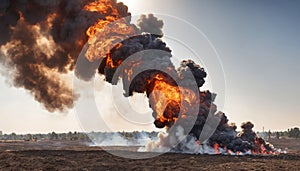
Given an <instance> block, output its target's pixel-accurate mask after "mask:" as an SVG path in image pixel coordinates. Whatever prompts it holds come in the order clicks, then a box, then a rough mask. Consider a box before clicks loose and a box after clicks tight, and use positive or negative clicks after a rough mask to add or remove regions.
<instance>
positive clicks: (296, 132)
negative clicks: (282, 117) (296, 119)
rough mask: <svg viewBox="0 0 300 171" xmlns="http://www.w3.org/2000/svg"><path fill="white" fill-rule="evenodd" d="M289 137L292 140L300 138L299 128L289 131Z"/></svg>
mask: <svg viewBox="0 0 300 171" xmlns="http://www.w3.org/2000/svg"><path fill="white" fill-rule="evenodd" d="M288 136H289V137H291V138H300V129H299V128H298V127H295V128H292V129H288Z"/></svg>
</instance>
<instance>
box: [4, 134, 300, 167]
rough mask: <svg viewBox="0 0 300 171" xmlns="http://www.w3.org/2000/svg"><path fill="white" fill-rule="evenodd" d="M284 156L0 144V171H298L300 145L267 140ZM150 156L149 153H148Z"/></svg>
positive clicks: (67, 144) (73, 143)
mask: <svg viewBox="0 0 300 171" xmlns="http://www.w3.org/2000/svg"><path fill="white" fill-rule="evenodd" d="M270 142H272V143H273V144H274V146H275V147H280V148H283V149H284V148H286V147H287V148H288V153H287V154H280V155H273V156H259V155H257V156H226V155H190V154H173V153H168V154H163V155H160V156H158V157H154V158H149V159H142V160H134V159H124V158H121V157H116V156H114V155H112V154H110V153H108V152H106V151H104V150H102V149H101V148H99V147H88V146H86V145H85V143H82V142H78V141H61V142H58V141H45V142H9V143H8V142H6V143H5V142H2V143H0V170H155V171H156V170H245V171H246V170H257V171H258V170H261V171H263V170H275V171H277V170H292V171H293V170H295V171H298V170H300V141H299V139H298V140H296V139H293V140H270ZM136 149H137V148H136V147H130V148H129V147H109V150H110V151H111V152H119V153H126V154H129V155H132V156H135V157H138V156H140V155H145V154H143V153H137V152H134V151H135V150H136ZM149 154H150V153H149Z"/></svg>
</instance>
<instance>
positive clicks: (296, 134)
mask: <svg viewBox="0 0 300 171" xmlns="http://www.w3.org/2000/svg"><path fill="white" fill-rule="evenodd" d="M116 133H117V134H119V135H121V136H122V137H124V138H126V139H132V138H133V139H134V138H138V137H139V136H140V135H141V134H144V135H146V136H147V137H150V138H153V137H157V134H158V132H154V131H153V132H145V131H134V132H115V133H112V132H90V133H82V132H76V131H75V132H68V133H55V132H52V133H48V134H16V133H11V134H2V132H1V131H0V140H1V141H6V140H23V141H43V140H70V141H75V140H81V141H91V140H90V137H92V136H95V135H98V136H106V137H109V135H110V134H116ZM263 134H265V135H267V136H268V138H300V129H299V128H298V127H295V128H291V129H288V130H287V131H279V132H278V131H277V132H272V131H269V132H264V133H263Z"/></svg>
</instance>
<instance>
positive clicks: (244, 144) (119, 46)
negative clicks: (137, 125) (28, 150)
mask: <svg viewBox="0 0 300 171" xmlns="http://www.w3.org/2000/svg"><path fill="white" fill-rule="evenodd" d="M130 16H131V14H130V13H129V12H128V8H127V6H125V5H124V4H123V3H121V2H116V0H72V1H67V0H55V1H53V0H49V1H48V0H44V1H30V2H29V1H21V0H17V1H13V0H5V1H2V2H1V6H0V21H1V25H0V27H1V28H0V29H1V32H0V34H1V40H0V46H1V53H3V55H1V56H0V57H1V58H0V61H1V63H2V64H3V66H5V67H6V68H7V70H9V72H7V73H4V74H6V75H7V76H9V77H11V78H12V80H13V84H14V85H15V86H16V87H23V88H25V89H26V90H28V91H29V92H30V93H31V94H32V95H33V96H34V98H35V99H36V100H37V101H38V102H40V103H41V104H42V105H43V106H44V107H45V108H46V109H47V110H48V111H50V112H53V111H64V110H66V109H68V108H72V107H73V105H74V100H76V98H75V99H74V98H73V94H72V90H71V87H70V86H69V85H68V83H67V82H66V81H64V79H63V75H65V74H67V73H69V72H71V71H73V70H75V74H76V76H77V77H78V78H80V79H82V80H86V81H88V80H90V79H91V78H92V77H93V76H94V75H95V73H96V72H97V71H98V73H99V74H101V75H104V76H105V80H106V81H107V82H109V83H111V84H113V85H116V84H117V83H118V82H119V80H120V79H121V80H122V83H123V88H124V95H125V96H132V95H133V94H134V93H146V95H147V97H148V98H149V104H150V107H151V109H152V110H153V114H152V115H153V117H154V120H155V121H154V124H155V126H156V127H158V128H166V130H167V132H168V134H167V135H162V134H161V135H160V136H159V138H160V141H159V142H151V143H149V144H148V145H147V146H146V147H145V149H144V151H160V150H161V149H167V150H171V151H174V152H192V153H207V150H205V148H209V149H213V153H214V154H218V153H228V154H238V153H251V154H272V153H274V152H275V149H274V148H273V147H272V146H271V145H270V144H268V143H266V142H265V141H264V140H263V139H262V138H259V137H258V136H257V135H256V134H255V133H254V132H253V131H252V128H253V124H251V123H249V122H248V123H245V124H243V125H242V128H243V131H242V132H241V133H240V134H237V132H236V126H235V125H232V124H230V123H228V119H227V117H226V115H225V114H224V113H222V112H217V106H216V105H215V104H214V103H213V102H214V100H215V98H216V94H214V93H211V92H210V91H208V90H206V91H201V90H200V88H201V87H202V85H203V84H204V83H205V80H204V79H205V78H206V76H207V73H206V72H205V70H204V69H203V68H202V67H200V66H199V65H197V64H196V63H194V61H192V60H184V61H182V62H181V64H180V67H179V68H178V69H176V68H175V66H174V65H173V63H172V61H171V57H172V53H171V52H172V51H171V49H170V48H169V47H167V45H166V43H165V42H163V41H162V39H161V38H162V37H163V34H162V27H163V22H162V21H161V20H159V19H157V18H156V17H154V16H153V15H152V14H149V15H142V16H141V18H140V19H139V20H138V23H137V25H134V24H131V23H130V22H131V18H130ZM86 42H87V45H86V46H85V43H86ZM82 49H84V52H85V58H84V59H77V58H78V55H79V54H80V52H81V51H82ZM132 55H136V56H135V58H134V59H132V58H130V57H131V56H132ZM77 60H84V61H83V62H84V63H86V64H87V65H86V66H88V67H76V68H75V63H76V61H77ZM97 62H100V66H99V65H97ZM157 66H159V67H158V69H155V68H157ZM141 68H142V69H144V70H143V72H139V71H140V70H141ZM162 68H163V69H162ZM75 97H76V96H75ZM207 120H213V121H215V122H218V126H217V129H216V130H215V131H213V134H212V136H211V137H210V138H209V139H208V140H202V139H201V134H203V131H202V130H203V129H204V126H205V123H206V121H207ZM184 135H187V136H184Z"/></svg>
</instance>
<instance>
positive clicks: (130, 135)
mask: <svg viewBox="0 0 300 171" xmlns="http://www.w3.org/2000/svg"><path fill="white" fill-rule="evenodd" d="M112 134H114V135H115V134H119V135H120V136H122V137H124V138H126V139H134V138H138V137H139V136H140V135H141V134H144V135H146V136H147V137H156V136H157V134H158V132H154V131H153V132H145V131H134V132H90V133H82V132H76V131H75V132H68V133H55V132H51V133H48V134H16V133H11V134H2V132H1V131H0V140H1V141H6V140H23V141H43V140H70V141H76V140H81V141H91V140H90V138H93V137H94V136H101V137H109V136H110V135H112Z"/></svg>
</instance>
